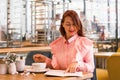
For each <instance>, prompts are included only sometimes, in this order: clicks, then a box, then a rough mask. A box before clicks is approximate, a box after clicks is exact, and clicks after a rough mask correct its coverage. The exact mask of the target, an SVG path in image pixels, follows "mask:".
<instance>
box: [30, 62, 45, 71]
mask: <svg viewBox="0 0 120 80" xmlns="http://www.w3.org/2000/svg"><path fill="white" fill-rule="evenodd" d="M45 68H46V63H32V69H33V70H41V69H45Z"/></svg>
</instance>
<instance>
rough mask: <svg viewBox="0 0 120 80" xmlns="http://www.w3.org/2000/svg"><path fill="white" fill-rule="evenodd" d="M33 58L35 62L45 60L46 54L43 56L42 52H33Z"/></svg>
mask: <svg viewBox="0 0 120 80" xmlns="http://www.w3.org/2000/svg"><path fill="white" fill-rule="evenodd" d="M33 60H34V61H35V62H45V60H46V56H44V55H42V54H35V55H33Z"/></svg>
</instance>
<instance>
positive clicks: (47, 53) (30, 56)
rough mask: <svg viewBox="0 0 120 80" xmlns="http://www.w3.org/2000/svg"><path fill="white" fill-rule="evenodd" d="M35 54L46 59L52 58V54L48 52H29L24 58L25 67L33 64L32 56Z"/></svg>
mask: <svg viewBox="0 0 120 80" xmlns="http://www.w3.org/2000/svg"><path fill="white" fill-rule="evenodd" d="M35 54H42V55H45V56H47V57H48V58H52V54H51V52H50V51H31V52H29V53H28V54H27V56H26V59H25V65H32V63H33V62H34V60H33V55H35Z"/></svg>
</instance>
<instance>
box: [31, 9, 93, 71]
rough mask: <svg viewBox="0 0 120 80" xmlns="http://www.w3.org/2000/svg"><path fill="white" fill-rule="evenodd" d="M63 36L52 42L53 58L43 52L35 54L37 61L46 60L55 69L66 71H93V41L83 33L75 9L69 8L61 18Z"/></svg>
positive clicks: (34, 58) (34, 57)
mask: <svg viewBox="0 0 120 80" xmlns="http://www.w3.org/2000/svg"><path fill="white" fill-rule="evenodd" d="M60 32H61V35H62V36H61V37H59V38H58V39H56V40H55V41H53V42H52V43H51V44H50V47H51V53H52V55H53V56H52V59H49V58H47V57H45V56H44V55H41V54H36V55H34V56H33V60H34V61H35V62H46V63H47V66H48V67H50V68H53V69H61V70H66V72H78V71H83V72H93V71H94V58H93V42H92V41H91V40H89V39H88V38H86V37H84V35H83V26H82V24H81V21H80V19H79V16H78V14H77V13H76V12H75V11H74V10H67V11H66V12H65V13H64V14H63V16H62V20H61V25H60Z"/></svg>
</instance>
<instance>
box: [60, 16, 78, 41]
mask: <svg viewBox="0 0 120 80" xmlns="http://www.w3.org/2000/svg"><path fill="white" fill-rule="evenodd" d="M62 25H63V27H64V29H65V32H66V38H67V39H69V38H70V37H72V36H74V35H75V34H76V33H77V28H76V26H75V25H74V23H73V20H72V18H71V17H69V16H67V17H65V20H64V22H63V23H62Z"/></svg>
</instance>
